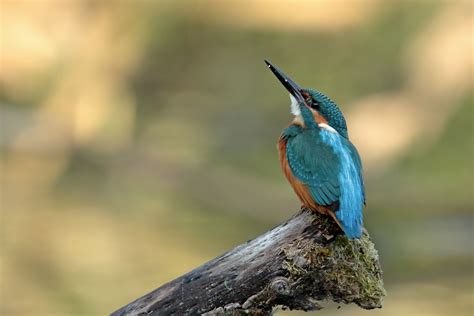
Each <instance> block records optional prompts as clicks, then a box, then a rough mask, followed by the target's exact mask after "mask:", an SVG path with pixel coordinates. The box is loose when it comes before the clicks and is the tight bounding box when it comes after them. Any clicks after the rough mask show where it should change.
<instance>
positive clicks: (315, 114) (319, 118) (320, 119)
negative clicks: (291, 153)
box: [311, 109, 328, 124]
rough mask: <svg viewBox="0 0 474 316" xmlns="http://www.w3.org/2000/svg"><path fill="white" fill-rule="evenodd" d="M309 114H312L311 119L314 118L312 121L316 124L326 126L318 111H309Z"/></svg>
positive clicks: (325, 121)
mask: <svg viewBox="0 0 474 316" xmlns="http://www.w3.org/2000/svg"><path fill="white" fill-rule="evenodd" d="M311 112H312V113H313V117H314V120H315V121H316V122H317V123H318V124H321V123H323V124H327V123H328V121H327V120H326V119H325V118H324V117H323V116H322V115H321V114H319V112H318V111H315V110H313V109H311Z"/></svg>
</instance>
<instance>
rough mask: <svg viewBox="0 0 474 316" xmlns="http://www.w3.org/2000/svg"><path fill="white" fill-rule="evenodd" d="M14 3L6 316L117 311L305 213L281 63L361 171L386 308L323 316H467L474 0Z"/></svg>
mask: <svg viewBox="0 0 474 316" xmlns="http://www.w3.org/2000/svg"><path fill="white" fill-rule="evenodd" d="M0 4H1V6H0V10H1V15H0V21H1V23H0V25H1V55H0V58H1V64H0V82H1V86H0V116H1V141H0V151H1V158H2V164H1V191H0V193H1V204H0V206H1V218H0V220H1V235H0V240H1V244H0V250H1V275H0V276H1V279H0V280H1V292H0V306H1V308H0V314H2V315H40V316H42V315H46V316H47V315H105V314H108V313H110V312H112V311H113V310H115V309H117V308H119V307H121V306H122V305H124V304H126V303H128V302H130V301H131V300H133V299H135V298H137V297H139V296H141V295H142V294H145V293H146V292H148V291H150V290H152V289H154V288H156V287H158V286H159V285H161V284H162V283H164V282H166V281H169V280H171V279H173V278H175V277H177V276H179V275H181V274H183V273H185V272H187V271H189V270H191V269H192V268H194V267H196V266H198V265H200V264H202V263H203V262H205V261H207V260H209V259H211V258H213V257H215V256H217V255H219V254H221V253H223V252H224V251H226V250H229V249H231V248H232V247H234V246H235V245H238V244H240V243H242V242H244V241H246V240H248V239H251V238H253V237H255V236H258V235H259V234H261V233H263V232H265V231H266V230H268V229H270V228H271V227H273V226H275V225H277V224H278V223H280V222H282V221H284V220H285V219H287V218H288V217H290V216H291V215H292V214H294V213H295V212H296V211H297V210H298V209H299V204H298V202H297V199H296V197H295V196H294V193H293V192H292V190H291V188H290V187H289V185H288V184H287V182H286V180H285V179H284V177H283V175H282V173H281V172H280V169H279V164H278V159H277V152H276V140H277V138H278V136H279V133H280V131H281V130H282V129H283V128H284V127H285V126H286V125H287V124H288V122H289V121H290V119H291V116H290V114H289V106H288V105H289V99H288V96H287V93H286V92H285V91H284V89H283V88H282V86H281V85H280V84H279V83H278V82H277V81H276V79H275V78H274V77H273V75H272V74H271V73H270V72H269V71H268V70H267V68H266V67H265V65H264V63H263V61H262V60H263V59H264V58H268V59H270V60H271V61H273V62H274V63H276V64H277V65H278V66H280V67H281V68H282V69H283V70H284V71H285V72H286V73H287V74H289V75H291V76H292V77H293V78H294V79H295V80H296V81H297V82H299V83H300V84H301V85H302V86H307V87H314V88H317V89H319V90H321V91H323V92H325V93H326V94H328V95H329V96H331V97H332V98H333V99H334V100H335V101H336V102H337V103H338V104H340V106H341V108H342V109H343V111H344V114H345V116H346V118H347V120H348V126H349V134H350V137H351V139H352V141H353V142H354V143H355V144H356V146H357V147H358V148H359V150H360V152H361V155H362V157H363V162H364V165H365V179H366V185H367V200H368V201H367V209H366V211H365V218H366V227H367V228H368V229H369V231H370V232H371V234H372V236H373V238H374V240H375V242H376V245H377V247H378V249H379V252H380V256H381V260H382V264H383V268H384V271H385V282H386V288H387V291H388V296H387V298H386V300H385V307H384V308H383V309H382V310H378V311H371V312H367V311H364V310H361V309H359V308H357V307H355V306H342V308H341V309H337V306H336V305H332V304H330V306H329V307H328V308H327V309H326V310H325V312H323V313H324V315H341V316H346V315H366V314H367V315H369V314H370V315H389V316H390V315H472V313H473V308H474V307H473V300H474V295H473V284H474V279H473V247H472V243H473V217H472V214H473V213H472V211H473V209H474V202H473V197H472V195H473V192H474V190H473V171H474V170H473V158H474V157H473V148H474V146H473V145H474V142H473V124H472V123H473V118H474V116H473V96H472V95H473V94H472V93H473V80H472V72H473V51H472V48H473V7H472V2H471V1H463V0H459V1H456V0H450V1H448V0H446V1H435V0H432V1H430V0H420V1H415V0H413V1H409V0H405V1H378V0H360V1H358V0H334V1H330V0H319V1H316V0H315V1H303V0H294V1H290V0H288V1H265V0H245V1H217V0H215V1H161V0H160V1H131V0H130V1H60V0H57V1H48V0H37V1H34V0H29V1H21V0H18V1H14V0H2V1H1V3H0ZM281 315H302V314H300V313H298V312H283V313H282V314H281Z"/></svg>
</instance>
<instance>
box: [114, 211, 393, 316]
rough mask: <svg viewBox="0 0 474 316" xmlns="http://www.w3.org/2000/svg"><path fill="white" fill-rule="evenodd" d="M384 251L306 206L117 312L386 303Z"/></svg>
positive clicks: (259, 310)
mask: <svg viewBox="0 0 474 316" xmlns="http://www.w3.org/2000/svg"><path fill="white" fill-rule="evenodd" d="M384 296H385V290H384V288H383V280H382V270H381V267H380V264H379V259H378V254H377V251H376V250H375V248H374V245H373V243H372V242H371V240H370V237H369V235H368V233H367V232H366V231H364V234H363V236H362V238H360V239H356V240H348V239H347V238H346V237H344V235H343V234H342V233H341V231H340V229H339V228H338V227H337V226H336V224H334V222H333V221H332V220H330V219H328V218H327V217H326V216H323V215H319V214H315V213H312V212H309V211H302V212H300V213H299V214H297V215H295V216H294V217H293V218H291V219H290V220H288V221H287V222H285V223H283V224H281V225H279V226H277V227H275V228H274V229H272V230H271V231H269V232H267V233H265V234H263V235H261V236H260V237H257V238H256V239H254V240H251V241H248V242H246V243H244V244H242V245H240V246H238V247H236V248H234V249H233V250H231V251H229V252H227V253H225V254H223V255H222V256H220V257H217V258H215V259H213V260H211V261H209V262H208V263H206V264H204V265H202V266H200V267H198V268H196V269H195V270H193V271H191V272H189V273H187V274H185V275H183V276H181V277H179V278H177V279H175V280H173V281H171V282H169V283H167V284H164V285H163V286H161V287H159V288H158V289H156V290H154V291H152V292H150V293H148V294H146V295H144V296H143V297H141V298H139V299H137V300H135V301H133V302H132V303H129V304H128V305H126V306H124V307H122V308H120V309H119V310H117V311H115V312H113V313H112V316H119V315H202V314H204V315H207V316H211V315H271V314H272V312H273V311H274V310H275V308H276V307H281V308H283V309H286V308H288V309H296V310H304V311H310V310H318V309H321V306H320V305H319V304H318V301H322V300H332V301H334V302H337V303H355V304H357V305H359V306H360V307H362V308H365V309H372V308H380V307H381V306H382V299H383V297H384Z"/></svg>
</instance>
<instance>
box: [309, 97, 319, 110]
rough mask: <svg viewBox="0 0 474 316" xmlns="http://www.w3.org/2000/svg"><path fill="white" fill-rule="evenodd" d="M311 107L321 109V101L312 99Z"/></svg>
mask: <svg viewBox="0 0 474 316" xmlns="http://www.w3.org/2000/svg"><path fill="white" fill-rule="evenodd" d="M310 104H311V107H312V108H313V109H315V110H319V103H318V102H317V101H315V100H313V99H311V103H310Z"/></svg>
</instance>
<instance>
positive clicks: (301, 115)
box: [265, 60, 348, 138]
mask: <svg viewBox="0 0 474 316" xmlns="http://www.w3.org/2000/svg"><path fill="white" fill-rule="evenodd" d="M265 63H266V64H267V66H268V68H270V70H271V71H272V72H273V74H274V75H275V76H276V77H277V78H278V80H280V82H281V83H282V84H283V86H285V88H286V89H287V90H288V92H289V93H290V100H291V105H290V107H291V113H293V115H295V117H296V118H297V119H300V120H303V122H304V125H305V126H307V127H308V126H318V125H319V124H326V126H329V128H332V129H333V130H335V131H336V132H337V133H339V135H341V136H343V137H345V138H348V133H347V125H346V120H345V119H344V116H343V115H342V112H341V110H340V109H339V107H338V106H337V104H336V103H335V102H334V101H332V100H331V99H329V98H328V97H327V96H326V95H324V94H322V93H321V92H319V91H316V90H313V89H303V88H300V87H299V86H298V85H297V84H296V83H295V82H294V81H293V80H291V79H290V78H289V77H288V76H287V75H285V74H284V73H283V72H282V71H281V70H279V69H278V68H276V67H275V66H274V65H272V64H271V63H270V62H269V61H267V60H265ZM319 126H321V125H319ZM323 126H324V125H323Z"/></svg>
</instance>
